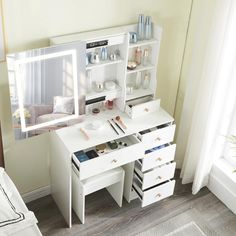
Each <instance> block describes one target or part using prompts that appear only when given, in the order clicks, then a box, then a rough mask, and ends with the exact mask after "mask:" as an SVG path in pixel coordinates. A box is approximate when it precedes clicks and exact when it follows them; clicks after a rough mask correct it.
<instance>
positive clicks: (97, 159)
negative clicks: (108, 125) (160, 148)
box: [72, 135, 144, 180]
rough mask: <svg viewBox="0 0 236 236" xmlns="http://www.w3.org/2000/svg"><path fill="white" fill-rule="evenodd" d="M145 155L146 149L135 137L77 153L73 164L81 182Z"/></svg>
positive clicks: (131, 136) (73, 156) (73, 158)
mask: <svg viewBox="0 0 236 236" xmlns="http://www.w3.org/2000/svg"><path fill="white" fill-rule="evenodd" d="M143 155H144V147H143V145H142V143H141V142H140V140H139V139H138V138H137V137H136V136H135V135H130V136H127V137H123V138H120V139H117V140H113V141H110V142H108V143H106V144H100V145H98V146H95V147H92V148H89V149H86V150H81V151H78V152H75V153H74V154H73V155H72V162H73V164H74V165H75V166H76V168H77V169H78V172H79V177H80V180H83V179H86V178H88V177H91V176H94V175H97V174H100V173H102V172H104V171H107V170H110V169H113V168H115V167H117V166H121V165H124V164H127V163H129V162H132V161H135V160H137V159H138V158H140V156H143Z"/></svg>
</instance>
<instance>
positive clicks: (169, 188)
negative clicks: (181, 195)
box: [133, 180, 175, 207]
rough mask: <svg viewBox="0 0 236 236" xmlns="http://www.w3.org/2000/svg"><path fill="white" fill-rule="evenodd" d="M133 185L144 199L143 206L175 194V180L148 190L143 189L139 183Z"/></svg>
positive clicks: (142, 199)
mask: <svg viewBox="0 0 236 236" xmlns="http://www.w3.org/2000/svg"><path fill="white" fill-rule="evenodd" d="M133 187H134V189H135V191H136V193H137V194H138V196H139V197H140V199H141V201H142V207H145V206H148V205H150V204H152V203H154V202H158V201H160V200H162V199H164V198H167V197H169V196H171V195H173V193H174V187H175V180H172V181H169V182H167V183H164V184H162V185H160V186H157V187H154V188H152V189H149V190H146V191H142V190H141V189H139V188H138V186H137V185H133Z"/></svg>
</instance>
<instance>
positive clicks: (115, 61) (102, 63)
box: [86, 59, 123, 70]
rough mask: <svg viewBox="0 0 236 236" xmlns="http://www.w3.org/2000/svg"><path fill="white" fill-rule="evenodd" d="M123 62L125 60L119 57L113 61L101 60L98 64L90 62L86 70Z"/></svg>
mask: <svg viewBox="0 0 236 236" xmlns="http://www.w3.org/2000/svg"><path fill="white" fill-rule="evenodd" d="M122 62H123V60H122V59H117V60H114V61H111V60H105V61H100V62H99V63H98V64H91V63H89V64H88V65H87V66H86V70H92V69H95V68H98V67H104V66H110V65H114V64H118V63H122Z"/></svg>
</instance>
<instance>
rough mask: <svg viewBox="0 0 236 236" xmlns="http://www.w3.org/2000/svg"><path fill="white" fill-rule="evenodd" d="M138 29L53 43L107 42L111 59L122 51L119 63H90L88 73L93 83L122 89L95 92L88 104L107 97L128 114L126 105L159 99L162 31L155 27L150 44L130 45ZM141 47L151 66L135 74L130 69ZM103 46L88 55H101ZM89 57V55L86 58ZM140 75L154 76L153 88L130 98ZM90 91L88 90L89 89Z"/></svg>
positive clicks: (126, 28) (131, 27)
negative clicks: (128, 88) (131, 35)
mask: <svg viewBox="0 0 236 236" xmlns="http://www.w3.org/2000/svg"><path fill="white" fill-rule="evenodd" d="M136 29H137V25H136V24H133V25H127V26H122V27H116V28H111V29H104V30H98V31H93V32H85V33H77V34H71V35H64V36H58V37H54V38H51V39H50V43H51V45H55V44H61V43H70V42H75V41H86V43H87V44H88V43H94V42H99V41H103V40H107V41H108V45H107V46H106V47H107V48H108V55H109V54H110V53H111V52H114V51H116V50H117V49H118V50H119V51H120V57H119V58H118V59H117V60H115V61H111V60H106V61H101V60H100V62H99V63H98V64H91V63H89V64H88V65H87V67H86V71H88V70H90V71H91V73H92V80H93V81H94V82H95V81H99V82H105V81H107V80H114V81H116V83H117V84H118V87H117V88H116V89H115V90H114V91H108V90H104V91H102V92H100V93H96V92H95V91H92V92H90V93H88V92H85V97H86V100H89V99H93V98H98V97H101V96H105V97H106V99H116V105H117V106H118V108H119V109H121V110H122V111H124V110H125V105H126V101H128V100H131V99H136V98H140V97H143V96H147V95H153V96H155V93H156V84H157V72H156V71H157V62H158V55H159V47H160V41H161V28H160V27H159V26H155V25H154V26H153V38H152V39H150V40H143V41H138V42H137V43H129V32H135V31H136ZM137 47H141V49H142V52H143V50H144V49H145V48H148V49H149V54H150V56H149V63H148V64H147V65H146V66H143V65H142V64H141V65H139V66H137V68H136V69H134V70H128V69H127V63H128V60H129V59H134V52H135V49H136V48H137ZM101 48H102V46H99V45H98V46H96V47H95V48H87V50H86V52H87V53H91V52H94V51H95V52H97V53H99V55H100V51H101ZM84 57H85V55H84ZM137 72H141V73H142V77H143V76H144V74H145V73H146V72H148V73H149V74H150V85H149V88H148V89H143V88H142V87H141V88H140V89H134V90H133V94H132V95H127V94H126V86H127V84H129V83H133V84H134V83H135V79H136V75H137ZM85 87H86V86H85Z"/></svg>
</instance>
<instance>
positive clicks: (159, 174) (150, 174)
mask: <svg viewBox="0 0 236 236" xmlns="http://www.w3.org/2000/svg"><path fill="white" fill-rule="evenodd" d="M175 167H176V163H175V162H173V163H167V164H164V165H162V166H159V167H157V168H154V169H152V170H150V171H147V172H144V173H143V172H142V171H141V169H140V165H139V164H138V162H136V164H135V169H134V175H135V177H136V178H137V179H139V181H140V183H141V189H142V190H145V189H147V188H150V187H152V186H155V185H157V184H160V183H163V182H165V181H166V180H169V179H172V178H173V177H174V173H175Z"/></svg>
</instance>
